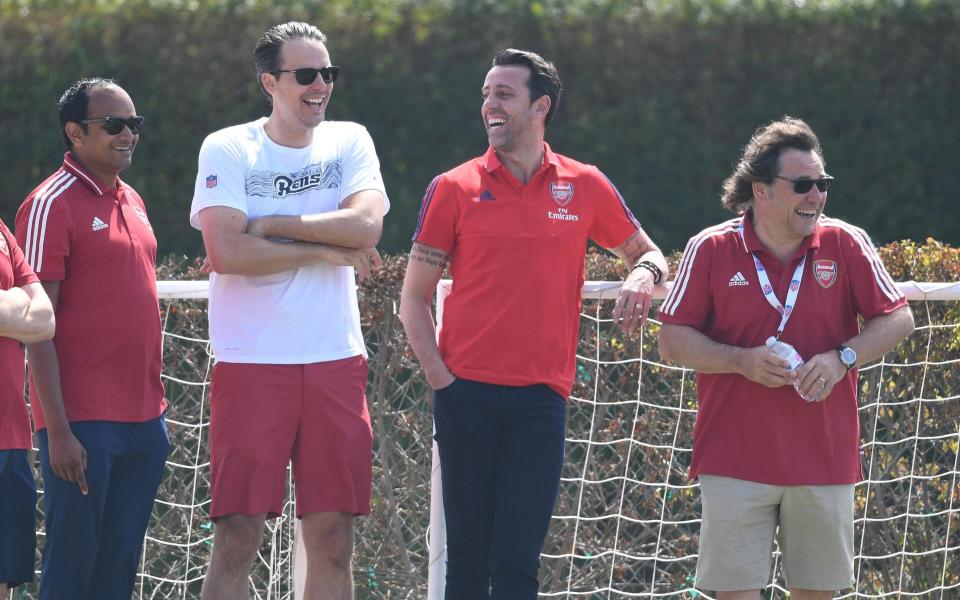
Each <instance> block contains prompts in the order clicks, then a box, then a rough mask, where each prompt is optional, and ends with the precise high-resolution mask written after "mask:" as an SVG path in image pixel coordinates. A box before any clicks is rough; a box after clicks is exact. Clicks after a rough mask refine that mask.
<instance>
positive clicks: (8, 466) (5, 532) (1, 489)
mask: <svg viewBox="0 0 960 600" xmlns="http://www.w3.org/2000/svg"><path fill="white" fill-rule="evenodd" d="M36 511H37V486H36V483H34V480H33V468H32V467H31V466H30V462H29V460H28V459H27V451H26V450H0V583H6V584H7V587H10V588H14V587H16V586H18V585H20V584H22V583H28V582H31V581H33V561H34V559H35V558H36V554H37V512H36Z"/></svg>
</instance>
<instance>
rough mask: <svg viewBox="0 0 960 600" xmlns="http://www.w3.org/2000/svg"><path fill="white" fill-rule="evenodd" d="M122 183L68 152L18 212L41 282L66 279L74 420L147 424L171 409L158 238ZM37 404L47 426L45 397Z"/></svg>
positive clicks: (61, 351)
mask: <svg viewBox="0 0 960 600" xmlns="http://www.w3.org/2000/svg"><path fill="white" fill-rule="evenodd" d="M116 184H117V185H116V188H109V187H107V186H105V185H102V184H101V183H99V182H98V181H97V180H96V178H95V177H94V176H93V175H92V174H90V173H88V172H87V171H85V170H84V169H83V168H82V167H81V166H80V165H79V164H78V163H77V162H76V161H74V160H73V158H72V157H71V155H70V153H69V152H68V153H67V154H66V155H64V159H63V166H62V167H61V168H60V169H58V170H57V171H56V172H55V173H54V174H53V175H51V176H50V177H48V178H47V180H46V181H44V182H43V183H42V184H40V186H39V187H37V189H35V190H34V191H33V192H31V193H30V195H29V196H27V198H26V200H24V201H23V204H22V205H21V206H20V210H19V211H18V212H17V240H19V242H20V245H21V247H22V248H23V251H24V253H25V255H26V259H27V262H28V263H30V264H31V265H32V266H33V268H34V270H35V271H36V272H37V276H38V277H40V280H41V281H59V282H60V295H59V299H58V302H57V309H56V317H57V333H56V336H55V337H54V343H55V345H56V348H57V358H58V359H59V362H60V383H61V387H62V389H63V402H64V405H65V408H66V411H67V417H68V419H69V420H70V421H92V420H98V421H99V420H102V421H120V422H143V421H149V420H151V419H155V418H157V417H159V416H160V414H161V413H162V412H163V410H164V408H165V407H166V403H165V402H164V400H163V385H162V384H161V383H160V366H161V344H162V334H161V329H160V308H159V303H158V301H157V283H156V274H155V266H156V259H157V240H156V238H155V237H154V236H153V228H152V227H151V226H150V221H149V220H148V219H147V213H146V208H145V206H144V204H143V200H141V199H140V196H139V195H138V194H137V192H136V191H135V190H134V189H133V188H131V187H130V186H128V185H126V184H125V183H123V182H122V181H120V179H119V178H117V181H116ZM36 394H37V391H36V388H35V387H34V385H33V382H32V381H31V385H30V396H31V397H32V398H37V397H38V396H37V395H36ZM32 404H33V415H34V424H35V426H36V429H38V430H39V429H43V428H44V427H45V426H46V425H45V422H44V418H43V411H42V410H41V409H40V403H39V402H33V403H32Z"/></svg>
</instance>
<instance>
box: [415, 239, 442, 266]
mask: <svg viewBox="0 0 960 600" xmlns="http://www.w3.org/2000/svg"><path fill="white" fill-rule="evenodd" d="M410 260H415V261H417V262H421V263H423V264H425V265H427V266H430V267H437V268H439V269H440V270H443V269H446V268H447V263H449V262H450V255H449V254H447V253H446V252H444V251H443V250H437V249H436V248H430V247H428V246H421V245H419V244H414V245H413V248H411V249H410Z"/></svg>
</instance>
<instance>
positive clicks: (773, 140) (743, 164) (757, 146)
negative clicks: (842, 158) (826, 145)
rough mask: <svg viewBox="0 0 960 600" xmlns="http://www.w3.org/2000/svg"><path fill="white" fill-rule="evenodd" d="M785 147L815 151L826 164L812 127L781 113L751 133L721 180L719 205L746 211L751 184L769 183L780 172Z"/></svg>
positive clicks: (737, 210)
mask: <svg viewBox="0 0 960 600" xmlns="http://www.w3.org/2000/svg"><path fill="white" fill-rule="evenodd" d="M788 149H794V150H800V151H802V152H815V153H816V154H817V156H818V157H820V161H821V162H823V164H824V166H826V164H827V163H826V161H825V160H824V159H823V151H822V150H821V149H820V140H819V139H817V134H815V133H814V132H813V129H811V128H810V126H809V125H807V124H806V123H805V122H803V121H802V120H800V119H795V118H793V117H790V116H784V117H783V118H782V119H780V120H778V121H773V122H771V123H769V124H767V125H764V126H763V127H760V128H759V129H757V130H756V131H755V132H754V133H753V137H751V138H750V141H749V142H747V145H746V146H745V147H744V148H743V154H742V155H741V157H740V162H738V163H737V167H736V169H734V171H733V174H731V175H730V176H729V177H727V179H726V180H725V181H724V182H723V195H722V196H721V199H720V202H721V204H723V206H724V207H725V208H727V209H729V210H731V211H733V212H734V213H735V214H738V215H739V214H743V213H744V212H746V210H747V209H748V208H749V207H750V206H751V205H752V204H753V184H754V183H755V182H758V181H759V182H763V183H768V184H769V183H773V179H774V176H775V175H778V174H779V173H780V155H781V153H782V152H783V151H784V150H788Z"/></svg>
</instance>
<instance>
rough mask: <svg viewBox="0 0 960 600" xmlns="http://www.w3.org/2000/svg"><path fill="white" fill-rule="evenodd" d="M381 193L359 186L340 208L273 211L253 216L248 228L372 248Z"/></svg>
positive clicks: (262, 234) (377, 230) (263, 234)
mask: <svg viewBox="0 0 960 600" xmlns="http://www.w3.org/2000/svg"><path fill="white" fill-rule="evenodd" d="M383 205H384V199H383V194H381V193H380V192H379V191H378V190H361V191H359V192H356V193H354V194H351V195H350V196H348V197H347V198H346V199H345V200H344V201H343V202H342V203H341V204H340V208H339V209H337V210H333V211H330V212H325V213H317V214H312V215H289V216H285V215H276V216H266V217H260V218H257V219H253V220H252V221H250V224H249V229H248V232H249V233H252V234H253V235H255V236H258V237H276V238H283V239H285V240H295V241H299V242H312V243H315V244H328V245H331V246H342V247H345V248H372V247H374V246H376V245H377V243H378V242H379V241H380V233H381V232H382V231H383Z"/></svg>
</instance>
